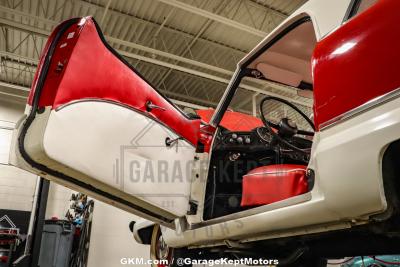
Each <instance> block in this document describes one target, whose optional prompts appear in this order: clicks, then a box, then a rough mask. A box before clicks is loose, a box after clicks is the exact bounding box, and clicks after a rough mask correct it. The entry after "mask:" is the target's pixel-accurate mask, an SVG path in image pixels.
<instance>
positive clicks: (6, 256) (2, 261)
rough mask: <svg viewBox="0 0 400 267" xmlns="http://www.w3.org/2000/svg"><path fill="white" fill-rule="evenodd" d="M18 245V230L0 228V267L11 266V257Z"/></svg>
mask: <svg viewBox="0 0 400 267" xmlns="http://www.w3.org/2000/svg"><path fill="white" fill-rule="evenodd" d="M19 243H20V237H19V229H18V228H15V227H11V228H5V227H2V226H0V267H8V266H11V265H10V264H11V260H12V255H13V252H14V251H15V249H16V248H17V246H18V245H19Z"/></svg>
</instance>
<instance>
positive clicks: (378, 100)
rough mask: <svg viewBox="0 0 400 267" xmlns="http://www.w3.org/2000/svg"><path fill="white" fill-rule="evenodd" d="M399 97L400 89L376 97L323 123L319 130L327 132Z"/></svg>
mask: <svg viewBox="0 0 400 267" xmlns="http://www.w3.org/2000/svg"><path fill="white" fill-rule="evenodd" d="M399 96H400V87H399V88H396V89H394V90H393V91H391V92H389V93H386V94H384V95H381V96H378V97H375V98H373V99H371V100H369V101H368V102H366V103H364V104H362V105H361V106H358V107H356V108H354V109H352V110H349V111H347V112H345V113H343V114H341V115H339V116H336V117H334V118H333V119H330V120H328V121H326V122H324V123H321V125H320V127H319V130H320V131H323V130H326V129H328V128H330V127H333V126H335V125H337V124H339V123H341V122H344V121H346V120H348V119H351V118H353V117H354V116H356V115H359V114H361V113H363V112H366V111H368V110H370V109H372V108H374V107H377V106H379V105H382V104H384V103H386V102H389V101H391V100H393V99H395V98H397V97H399Z"/></svg>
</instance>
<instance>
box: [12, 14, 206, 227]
mask: <svg viewBox="0 0 400 267" xmlns="http://www.w3.org/2000/svg"><path fill="white" fill-rule="evenodd" d="M25 113H26V114H25V116H24V118H22V119H21V120H20V122H19V123H18V125H17V129H16V130H15V133H14V137H13V146H14V151H13V152H12V155H11V163H12V164H13V165H16V166H18V167H20V168H23V169H26V170H28V171H30V172H34V173H37V174H38V175H40V176H43V177H45V178H47V179H50V180H54V181H56V182H58V183H60V184H63V185H65V186H68V187H70V188H72V189H74V190H77V191H80V192H84V193H87V194H89V195H91V196H93V197H95V198H97V199H99V200H102V201H105V202H107V203H110V204H112V205H114V206H117V207H119V208H123V209H125V210H127V211H129V212H132V213H135V214H137V215H139V216H142V217H145V218H147V219H150V220H153V221H157V222H160V223H162V224H165V225H168V224H169V225H172V224H171V223H172V222H173V220H174V219H175V218H178V217H182V216H184V215H185V214H186V213H187V211H188V206H189V200H188V199H189V195H190V181H191V179H190V175H191V170H190V166H191V165H190V163H191V161H192V160H193V158H194V153H195V146H196V145H197V139H198V131H199V127H200V120H199V119H197V118H194V119H191V118H189V117H187V116H186V115H185V114H184V113H182V112H181V111H180V110H179V109H178V108H176V107H175V106H174V105H173V104H172V103H171V102H170V101H168V100H167V99H165V98H164V97H163V96H162V95H161V94H160V93H158V92H157V91H156V90H155V89H154V88H152V87H151V86H150V85H149V83H147V82H146V81H145V80H144V79H143V78H142V77H141V76H140V75H139V74H138V73H137V72H135V70H134V69H133V68H132V67H131V66H130V65H129V64H128V63H127V62H126V61H125V60H124V59H123V58H122V57H121V56H120V55H118V54H117V53H116V52H115V51H114V50H113V49H112V48H111V47H110V46H109V45H108V44H107V43H106V42H105V40H104V37H103V35H102V33H101V31H100V30H99V27H98V25H97V24H96V22H95V21H94V20H93V19H92V18H91V17H86V18H77V19H71V20H68V21H65V22H63V23H62V24H61V25H59V26H58V27H57V28H56V29H55V30H54V31H53V33H52V34H51V36H50V38H49V40H48V42H47V44H46V46H45V49H44V51H43V54H42V57H41V60H40V63H39V66H38V70H37V73H36V76H35V79H34V81H33V84H32V89H31V93H30V96H29V99H28V104H27V108H26V112H25Z"/></svg>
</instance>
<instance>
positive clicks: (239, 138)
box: [237, 136, 243, 144]
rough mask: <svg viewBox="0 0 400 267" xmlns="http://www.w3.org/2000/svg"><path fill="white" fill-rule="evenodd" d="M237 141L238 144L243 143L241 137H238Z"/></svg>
mask: <svg viewBox="0 0 400 267" xmlns="http://www.w3.org/2000/svg"><path fill="white" fill-rule="evenodd" d="M237 141H238V143H239V144H241V143H243V137H241V136H240V137H238V139H237Z"/></svg>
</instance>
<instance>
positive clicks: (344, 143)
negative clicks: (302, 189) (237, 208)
mask: <svg viewBox="0 0 400 267" xmlns="http://www.w3.org/2000/svg"><path fill="white" fill-rule="evenodd" d="M397 139H400V98H397V99H395V100H392V101H391V102H388V103H386V104H383V105H381V106H378V107H376V108H374V109H371V110H369V111H367V112H365V113H363V114H361V115H359V116H357V117H354V118H352V119H349V120H347V121H345V122H342V123H340V124H338V125H336V126H333V127H331V128H328V129H326V130H324V131H322V132H318V133H316V136H315V138H314V144H313V150H312V154H311V161H310V164H309V168H312V169H314V170H315V172H316V173H315V185H314V188H313V190H312V191H311V196H312V197H311V200H309V201H307V202H303V203H298V204H294V205H292V206H288V207H283V208H278V209H275V210H270V211H266V212H262V213H259V214H256V215H251V216H247V217H243V218H237V219H236V220H230V221H227V222H222V223H217V224H212V225H208V226H203V227H199V228H197V229H194V230H187V231H184V232H183V233H177V232H176V231H174V230H171V229H163V235H164V239H165V240H166V242H167V243H168V244H169V245H170V246H173V247H182V246H190V245H191V246H193V245H207V244H208V245H210V244H218V242H220V243H222V242H223V241H224V240H241V241H244V242H246V241H251V240H256V239H270V238H277V237H282V236H294V235H301V234H307V233H312V232H324V231H329V230H333V229H341V228H347V227H351V225H355V224H363V223H367V222H368V220H369V217H370V215H373V214H378V213H382V212H384V211H385V209H386V208H387V204H386V199H385V196H384V189H383V182H382V171H381V160H382V157H383V153H384V151H385V149H386V147H387V145H388V144H390V143H391V142H393V141H395V140H397Z"/></svg>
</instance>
